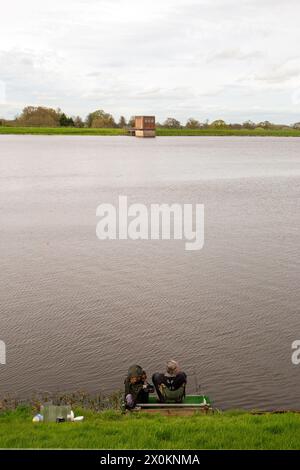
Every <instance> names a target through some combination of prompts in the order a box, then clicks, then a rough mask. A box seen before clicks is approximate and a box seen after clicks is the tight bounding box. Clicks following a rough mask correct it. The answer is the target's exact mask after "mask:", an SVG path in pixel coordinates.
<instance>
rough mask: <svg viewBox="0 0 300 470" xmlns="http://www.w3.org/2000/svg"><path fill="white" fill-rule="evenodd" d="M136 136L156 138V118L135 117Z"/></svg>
mask: <svg viewBox="0 0 300 470" xmlns="http://www.w3.org/2000/svg"><path fill="white" fill-rule="evenodd" d="M135 136H136V137H155V116H135Z"/></svg>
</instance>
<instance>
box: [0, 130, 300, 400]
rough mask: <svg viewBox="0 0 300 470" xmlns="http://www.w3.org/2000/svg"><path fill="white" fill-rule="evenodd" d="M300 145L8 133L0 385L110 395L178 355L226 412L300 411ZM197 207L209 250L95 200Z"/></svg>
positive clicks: (1, 223)
mask: <svg viewBox="0 0 300 470" xmlns="http://www.w3.org/2000/svg"><path fill="white" fill-rule="evenodd" d="M299 183H300V139H298V138H254V137H252V138H247V137H243V138H238V137H236V138H230V137H226V138H222V137H217V138H214V137H199V138H198V137H191V138H185V137H178V138H177V137H170V138H168V137H165V138H156V139H150V140H146V139H145V140H139V139H135V138H129V137H62V136H57V137H55V136H51V137H50V136H49V137H47V136H1V137H0V261H1V271H0V302H1V303H0V339H1V340H3V341H5V343H6V346H7V364H6V366H3V365H1V366H0V393H4V392H13V393H17V394H18V395H21V396H23V395H28V394H31V393H32V392H33V391H35V390H51V391H57V390H72V391H73V390H77V389H86V390H88V391H90V392H96V391H99V390H102V391H104V392H110V391H113V390H115V389H117V388H119V387H121V385H122V380H123V376H124V374H125V373H126V370H127V366H128V365H130V363H132V362H133V363H135V362H137V363H141V364H142V365H143V366H144V367H145V368H146V370H147V371H148V373H149V375H151V373H152V372H154V371H155V370H159V369H161V368H163V367H164V364H165V361H166V360H167V359H168V358H170V357H173V358H177V359H178V360H179V361H180V363H181V365H182V367H183V368H184V369H185V370H186V372H187V373H188V376H189V390H190V391H193V390H194V389H195V377H194V371H195V372H196V375H197V376H198V381H199V382H200V383H201V387H202V390H203V391H205V392H207V393H208V394H209V395H210V396H211V398H212V399H213V400H214V402H215V405H216V406H218V407H224V408H225V407H226V408H227V407H242V406H244V407H249V408H253V407H255V408H275V407H276V408H299V407H300V385H299V383H300V366H298V367H297V366H294V365H293V364H292V363H291V343H292V342H293V341H294V340H296V339H300V289H299V280H300V258H299V250H300V237H299V230H300V217H299V215H300V184H299ZM120 194H122V195H127V196H128V200H129V203H131V202H140V203H143V204H146V205H149V204H151V203H155V202H156V203H169V204H170V203H173V202H177V203H188V202H190V203H203V204H204V205H205V245H204V248H203V250H201V251H196V252H188V251H185V249H184V243H183V242H182V241H130V240H125V241H99V240H98V239H97V238H96V233H95V228H96V223H97V218H96V207H97V206H98V204H100V203H102V202H110V203H117V200H118V196H119V195H120Z"/></svg>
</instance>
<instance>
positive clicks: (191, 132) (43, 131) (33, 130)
mask: <svg viewBox="0 0 300 470" xmlns="http://www.w3.org/2000/svg"><path fill="white" fill-rule="evenodd" d="M0 134H33V135H35V134H36V135H126V130H124V129H94V128H83V129H79V128H76V127H4V126H0ZM156 134H157V135H158V136H274V137H276V136H277V137H300V130H296V129H281V130H264V129H253V130H251V129H237V130H235V129H166V128H158V129H157V130H156Z"/></svg>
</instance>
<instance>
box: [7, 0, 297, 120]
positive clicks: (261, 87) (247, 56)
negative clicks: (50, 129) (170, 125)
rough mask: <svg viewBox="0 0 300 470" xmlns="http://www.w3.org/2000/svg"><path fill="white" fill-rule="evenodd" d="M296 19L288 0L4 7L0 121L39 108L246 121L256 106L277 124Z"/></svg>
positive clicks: (33, 2)
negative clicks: (240, 113)
mask: <svg viewBox="0 0 300 470" xmlns="http://www.w3.org/2000/svg"><path fill="white" fill-rule="evenodd" d="M299 13H300V4H299V2H296V1H293V0H290V1H288V2H286V3H285V5H284V8H282V3H281V2H279V1H277V0H272V2H271V0H259V1H258V0H240V1H239V2H237V1H236V0H215V1H214V2H211V1H209V0H164V1H163V2H161V0H152V2H151V3H149V1H148V0H131V2H130V5H129V4H128V2H127V1H126V0H114V1H111V0H51V2H50V1H45V2H41V1H38V0H27V1H26V2H24V1H23V0H14V2H6V3H4V4H3V5H2V11H1V17H0V81H2V82H3V83H5V89H6V104H5V108H4V107H3V106H2V108H0V112H1V114H2V113H3V112H5V113H7V115H8V116H13V115H14V114H15V113H16V110H17V111H21V109H22V107H23V106H25V105H26V104H36V105H37V104H43V105H49V106H53V107H57V106H60V107H61V108H63V109H64V110H65V111H66V112H67V113H69V114H77V113H79V114H81V115H82V116H85V115H86V114H87V113H88V112H90V111H92V110H94V109H97V108H101V109H105V110H107V111H109V112H112V113H113V114H115V115H118V114H126V115H131V114H134V113H136V112H149V113H150V112H151V113H155V114H157V115H158V118H159V119H160V120H162V119H164V118H165V117H166V115H167V114H168V115H170V113H172V114H174V116H175V117H177V118H179V119H181V120H184V119H185V118H187V117H190V115H194V116H195V117H198V118H199V119H201V118H203V119H204V118H206V117H208V118H214V117H218V114H219V113H220V114H221V113H223V112H224V109H225V110H227V111H226V113H225V114H226V116H230V109H232V112H231V114H232V119H236V113H235V111H234V107H233V103H235V102H238V103H239V108H240V109H244V111H245V115H246V114H247V112H248V111H249V109H250V105H251V102H252V103H253V101H255V100H256V99H257V101H259V105H260V106H261V108H260V109H262V110H266V113H267V112H268V110H270V109H276V107H277V109H278V110H279V111H280V109H284V116H286V109H288V106H289V104H290V96H291V94H292V92H293V90H295V89H296V88H297V81H298V80H299V71H298V64H299V60H298V58H295V57H293V54H295V52H294V51H295V50H296V45H297V44H298V43H299V42H300V30H299V26H298V18H299ZM279 90H282V94H281V95H280V96H278V91H279ZM270 103H272V106H271V107H270ZM256 109H257V108H256ZM293 112H294V111H291V116H292V113H293ZM200 114H201V116H200ZM260 117H261V116H260ZM265 118H266V119H267V118H268V116H267V115H266V116H265Z"/></svg>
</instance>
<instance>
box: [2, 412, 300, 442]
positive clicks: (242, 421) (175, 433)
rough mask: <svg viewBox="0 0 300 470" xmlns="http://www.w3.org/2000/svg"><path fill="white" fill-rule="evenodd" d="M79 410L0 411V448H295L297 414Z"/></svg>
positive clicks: (299, 428) (298, 434)
mask: <svg viewBox="0 0 300 470" xmlns="http://www.w3.org/2000/svg"><path fill="white" fill-rule="evenodd" d="M76 414H83V415H84V416H85V421H84V422H83V423H62V424H54V423H53V424H52V423H51V424H44V423H32V422H31V419H32V413H31V409H30V408H28V407H23V408H18V409H17V410H15V411H8V412H4V413H1V414H0V448H64V449H66V448H86V449H96V448H98V449H300V415H298V414H293V413H287V414H282V415H268V414H266V415H251V414H249V413H244V412H225V413H221V414H214V415H209V416H206V415H195V416H192V417H165V416H160V415H155V416H154V415H147V414H139V413H137V414H135V413H133V414H130V415H122V414H121V413H119V412H116V411H104V412H101V413H96V412H92V411H87V410H84V411H83V410H76Z"/></svg>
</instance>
